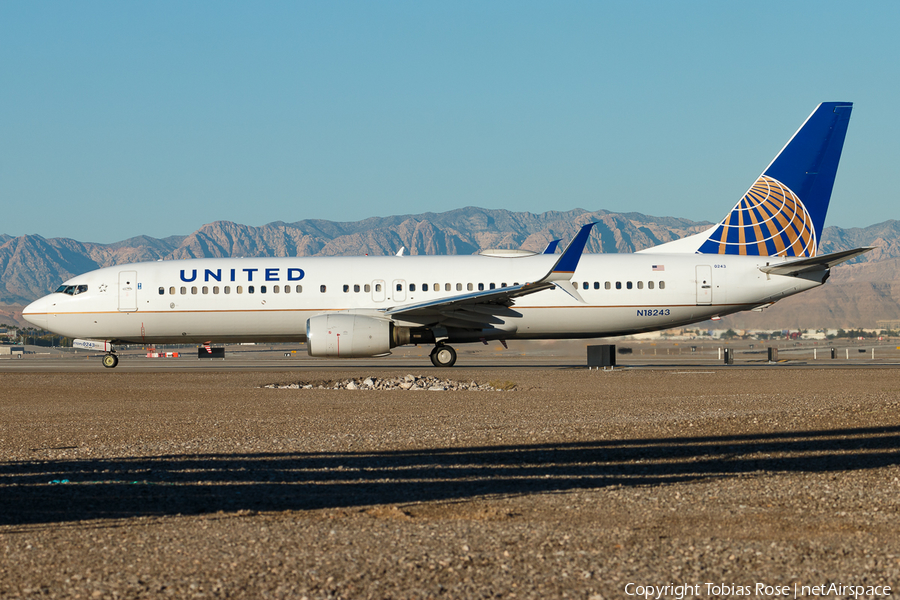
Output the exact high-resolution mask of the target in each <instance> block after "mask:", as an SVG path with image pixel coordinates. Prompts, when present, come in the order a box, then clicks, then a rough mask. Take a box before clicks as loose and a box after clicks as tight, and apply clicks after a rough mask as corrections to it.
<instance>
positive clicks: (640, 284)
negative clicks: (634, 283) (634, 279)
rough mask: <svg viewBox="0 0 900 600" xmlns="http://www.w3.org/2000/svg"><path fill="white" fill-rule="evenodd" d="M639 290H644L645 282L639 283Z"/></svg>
mask: <svg viewBox="0 0 900 600" xmlns="http://www.w3.org/2000/svg"><path fill="white" fill-rule="evenodd" d="M638 289H639V290H642V289H644V282H643V281H638Z"/></svg>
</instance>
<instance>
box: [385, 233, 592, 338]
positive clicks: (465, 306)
mask: <svg viewBox="0 0 900 600" xmlns="http://www.w3.org/2000/svg"><path fill="white" fill-rule="evenodd" d="M593 226H594V223H588V224H587V225H584V226H583V227H582V228H581V230H580V231H579V232H578V233H577V234H576V235H575V238H574V239H573V240H572V242H571V243H570V244H569V245H568V247H567V248H566V250H565V252H563V253H562V254H561V255H560V257H559V259H558V260H557V261H556V263H555V264H554V265H553V268H552V269H550V271H549V272H547V274H546V275H544V276H543V277H541V278H540V279H537V280H535V281H532V282H528V283H523V284H520V285H512V286H507V287H503V288H498V289H495V290H484V291H479V292H471V293H469V294H460V295H458V296H450V297H449V298H441V299H438V300H431V301H429V302H420V303H417V304H407V305H403V306H394V307H391V308H386V309H384V310H383V311H382V312H383V313H384V314H385V315H386V316H389V317H391V318H400V319H403V320H405V321H412V322H414V323H420V324H422V325H434V326H441V327H461V328H464V329H481V328H484V327H490V326H491V325H495V324H499V323H502V322H503V320H504V318H505V317H506V318H508V317H515V316H518V313H517V312H516V311H515V310H513V309H512V308H511V306H512V305H513V304H515V300H516V298H521V297H522V296H527V295H529V294H535V293H537V292H541V291H544V290H548V289H551V288H554V287H558V288H559V289H562V290H564V291H565V292H567V293H568V294H569V295H571V296H573V297H574V298H575V299H576V300H579V301H582V300H581V298H579V297H578V296H576V295H575V294H574V293H573V290H570V289H567V288H569V287H570V286H563V285H560V284H559V282H561V281H568V280H570V279H571V278H572V274H573V273H574V272H575V268H576V267H577V266H578V261H579V260H581V254H582V253H583V252H584V247H585V245H586V244H587V241H588V238H589V237H590V235H591V228H592V227H593Z"/></svg>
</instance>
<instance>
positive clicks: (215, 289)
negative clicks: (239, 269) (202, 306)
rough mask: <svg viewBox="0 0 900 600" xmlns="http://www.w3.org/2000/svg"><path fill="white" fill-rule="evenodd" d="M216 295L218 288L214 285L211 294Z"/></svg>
mask: <svg viewBox="0 0 900 600" xmlns="http://www.w3.org/2000/svg"><path fill="white" fill-rule="evenodd" d="M218 293H219V286H217V285H214V286H213V294H218Z"/></svg>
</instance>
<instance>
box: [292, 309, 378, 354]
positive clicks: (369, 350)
mask: <svg viewBox="0 0 900 600" xmlns="http://www.w3.org/2000/svg"><path fill="white" fill-rule="evenodd" d="M391 347H392V344H391V322H390V321H385V320H383V319H376V318H373V317H366V316H363V315H350V314H346V313H336V314H326V315H319V316H318V317H313V318H311V319H309V320H308V321H307V322H306V350H307V352H309V355H310V356H328V357H337V358H361V357H366V356H378V355H380V354H388V353H390V351H391Z"/></svg>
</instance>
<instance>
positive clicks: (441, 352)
mask: <svg viewBox="0 0 900 600" xmlns="http://www.w3.org/2000/svg"><path fill="white" fill-rule="evenodd" d="M431 364H433V365H434V366H436V367H452V366H453V365H454V364H456V350H454V349H453V348H451V347H450V346H445V345H443V344H438V345H437V346H435V347H434V350H432V351H431Z"/></svg>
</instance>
